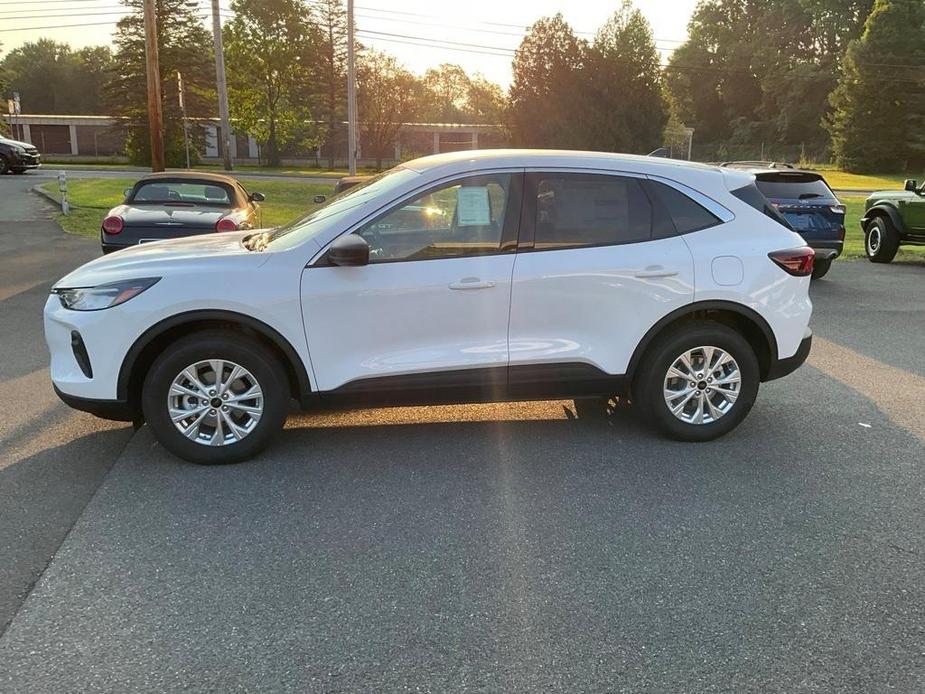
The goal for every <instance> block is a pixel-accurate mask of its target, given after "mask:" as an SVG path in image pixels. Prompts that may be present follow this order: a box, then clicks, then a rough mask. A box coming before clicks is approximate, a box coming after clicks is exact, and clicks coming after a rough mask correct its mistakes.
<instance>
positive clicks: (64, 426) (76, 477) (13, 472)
mask: <svg viewBox="0 0 925 694" xmlns="http://www.w3.org/2000/svg"><path fill="white" fill-rule="evenodd" d="M56 409H57V408H56ZM72 417H73V415H72V414H71V413H69V412H67V411H65V410H63V408H62V411H61V412H60V413H59V414H58V416H54V415H52V416H50V417H47V418H46V417H43V418H37V419H35V420H33V421H32V422H31V423H30V424H29V425H28V426H26V427H23V428H21V429H19V430H17V431H16V434H15V436H13V437H7V438H4V439H3V440H0V460H2V461H3V465H2V466H0V557H2V560H0V634H2V633H3V631H4V630H5V629H6V627H7V625H8V624H9V622H10V620H11V619H12V617H13V615H14V614H15V613H16V610H18V609H19V606H20V605H21V604H22V602H23V600H25V598H26V596H27V595H28V593H29V591H30V590H31V589H32V586H33V584H34V583H35V581H36V580H37V579H38V578H39V576H40V575H41V573H42V571H44V569H45V567H46V565H47V563H48V562H49V561H50V560H51V558H52V557H53V556H54V554H55V552H56V550H57V549H58V547H59V546H60V544H61V542H62V541H63V540H64V538H65V536H66V535H67V533H68V531H69V530H70V528H71V527H72V525H73V523H74V521H75V520H76V519H77V518H78V517H79V516H80V514H81V512H82V511H83V509H84V507H85V506H86V504H87V502H88V501H89V500H90V499H91V498H92V496H93V494H94V493H95V492H96V490H97V488H98V487H99V484H100V482H101V481H102V479H103V478H104V477H105V475H106V473H107V472H108V471H109V469H110V467H111V466H112V463H113V461H114V460H115V459H116V457H117V456H118V454H119V452H120V451H121V450H122V449H123V448H124V446H125V444H126V443H127V442H128V440H129V438H130V435H131V429H130V428H129V429H126V428H114V429H108V430H103V431H95V432H93V433H90V434H87V435H77V436H76V438H72V439H68V437H67V436H66V434H67V433H68V429H69V427H68V422H67V420H68V419H69V418H72ZM80 419H86V418H83V417H80ZM49 428H51V429H53V430H56V431H57V432H58V434H59V436H60V437H61V438H64V439H68V440H67V441H66V443H62V444H60V445H56V446H52V447H49V448H42V449H41V450H39V451H37V452H35V453H32V454H27V455H26V456H25V457H23V458H22V459H21V460H15V456H16V455H17V454H19V453H20V451H23V450H26V451H28V449H29V448H32V447H34V445H35V444H36V439H38V438H39V437H40V436H41V435H42V434H43V432H45V431H47V430H48V429H49ZM58 440H61V439H60V438H59V439H58ZM38 445H39V446H40V445H41V443H38Z"/></svg>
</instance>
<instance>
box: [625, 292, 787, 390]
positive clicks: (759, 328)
mask: <svg viewBox="0 0 925 694" xmlns="http://www.w3.org/2000/svg"><path fill="white" fill-rule="evenodd" d="M690 320H712V321H716V322H717V323H722V324H723V325H727V326H729V327H731V328H733V329H734V330H736V331H737V332H739V333H740V334H741V335H742V336H743V337H744V338H745V339H746V340H747V341H748V343H749V344H750V345H751V346H752V349H754V350H755V355H756V356H757V357H758V365H759V367H760V369H761V380H762V381H763V380H765V378H766V377H767V376H768V374H769V373H770V371H771V367H772V366H773V365H774V364H775V363H777V360H778V354H777V339H776V338H775V337H774V331H773V330H771V326H770V325H768V322H767V321H766V320H765V319H764V318H762V316H761V315H760V314H759V313H758V312H757V311H755V310H754V309H752V308H749V307H748V306H745V305H743V304H737V303H735V302H733V301H721V300H717V301H697V302H694V303H692V304H688V305H686V306H682V307H681V308H678V309H675V310H674V311H672V312H671V313H669V314H667V315H665V316H663V317H662V318H661V319H660V320H659V321H658V322H657V323H655V325H653V326H652V327H651V328H649V330H648V332H646V334H645V335H644V336H643V338H642V339H641V340H640V341H639V344H638V345H637V346H636V349H635V350H634V351H633V356H632V357H631V358H630V362H629V365H628V366H627V369H626V374H627V376H628V378H629V382H630V383H632V379H633V378H634V377H635V374H636V370H637V369H638V367H639V364H640V362H641V361H642V359H643V356H644V355H645V353H646V350H647V349H648V348H649V346H650V345H651V344H652V342H653V341H654V340H655V339H656V338H657V337H658V336H659V335H662V334H663V333H664V332H666V331H667V330H670V329H672V328H673V327H675V326H676V325H678V324H680V323H683V322H684V321H690Z"/></svg>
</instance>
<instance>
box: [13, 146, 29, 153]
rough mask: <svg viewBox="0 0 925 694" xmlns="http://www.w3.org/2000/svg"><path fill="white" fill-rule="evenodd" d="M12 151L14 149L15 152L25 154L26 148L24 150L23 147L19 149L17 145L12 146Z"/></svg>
mask: <svg viewBox="0 0 925 694" xmlns="http://www.w3.org/2000/svg"><path fill="white" fill-rule="evenodd" d="M13 149H15V150H16V151H17V152H19V153H20V154H25V153H26V148H25V147H20V146H19V145H13Z"/></svg>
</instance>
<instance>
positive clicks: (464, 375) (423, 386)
mask: <svg viewBox="0 0 925 694" xmlns="http://www.w3.org/2000/svg"><path fill="white" fill-rule="evenodd" d="M626 390H627V379H626V377H625V376H622V375H620V376H612V375H610V374H606V373H604V372H603V371H601V370H600V369H598V368H596V367H594V366H591V365H589V364H578V363H567V364H543V365H529V366H511V367H503V366H502V367H495V368H487V369H463V370H456V371H439V372H432V373H425V374H411V375H402V376H382V377H377V378H364V379H360V380H357V381H351V382H350V383H347V384H346V385H344V386H341V387H340V388H337V389H336V390H331V391H325V392H322V393H312V394H311V395H310V396H309V397H308V399H307V402H306V403H305V405H306V409H336V408H348V407H402V406H413V405H463V404H471V403H485V402H513V401H518V400H557V399H570V398H575V397H586V396H595V395H614V394H623V393H625V392H626Z"/></svg>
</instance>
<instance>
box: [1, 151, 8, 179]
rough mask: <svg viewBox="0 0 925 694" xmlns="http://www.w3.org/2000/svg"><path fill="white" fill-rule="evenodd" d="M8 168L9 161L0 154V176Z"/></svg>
mask: <svg viewBox="0 0 925 694" xmlns="http://www.w3.org/2000/svg"><path fill="white" fill-rule="evenodd" d="M9 170H10V163H9V162H8V161H7V160H6V157H4V156H3V155H2V154H0V176H2V175H3V174H5V173H6V172H7V171H9Z"/></svg>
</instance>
